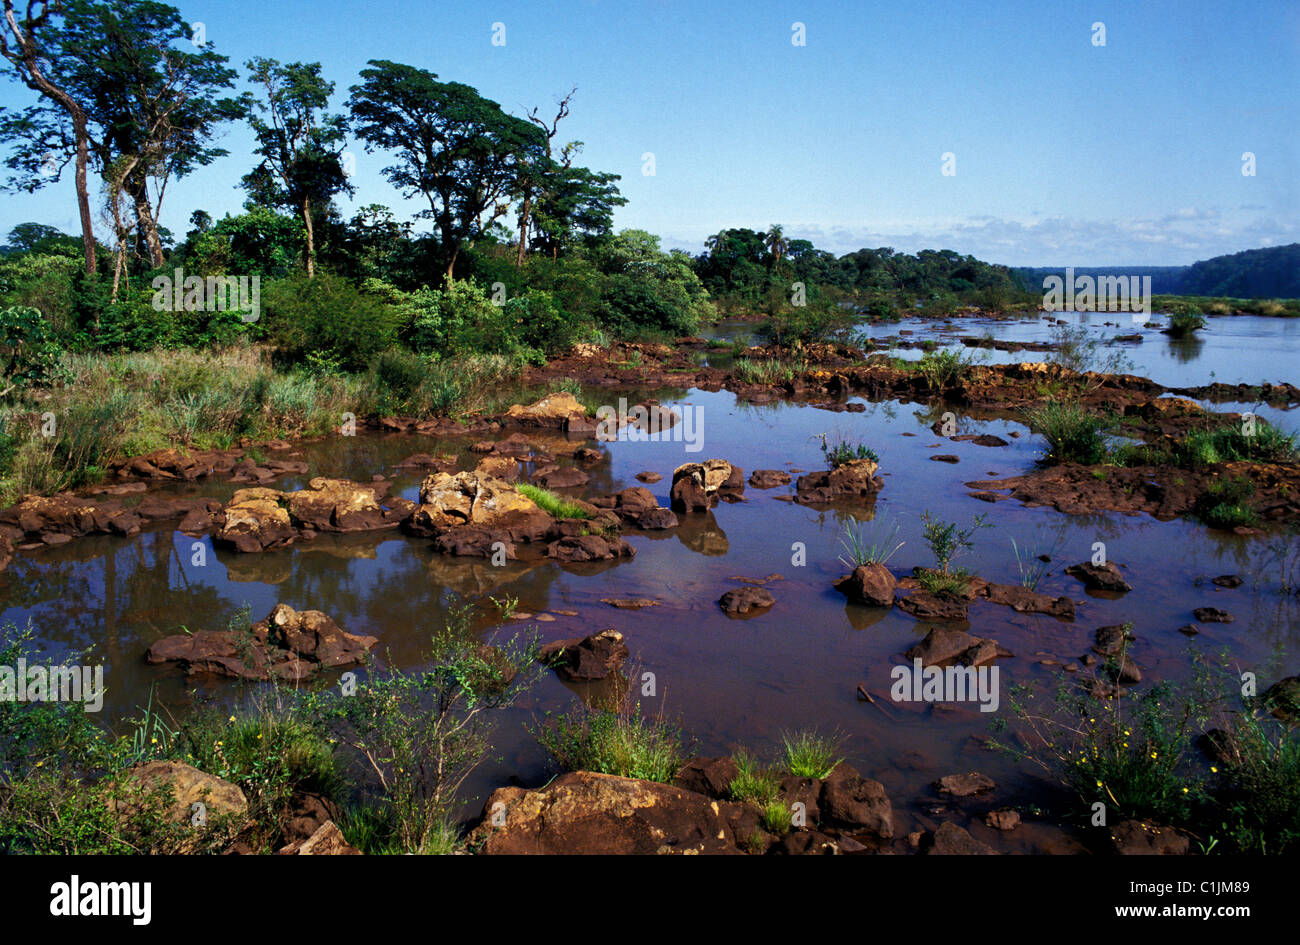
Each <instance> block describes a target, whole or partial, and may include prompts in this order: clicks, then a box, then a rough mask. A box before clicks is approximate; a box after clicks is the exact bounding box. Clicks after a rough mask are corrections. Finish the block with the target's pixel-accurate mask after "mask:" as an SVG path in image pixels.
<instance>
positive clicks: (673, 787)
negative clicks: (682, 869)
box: [469, 758, 894, 854]
mask: <svg viewBox="0 0 1300 945" xmlns="http://www.w3.org/2000/svg"><path fill="white" fill-rule="evenodd" d="M738 773H739V772H738V770H737V768H736V763H735V761H733V760H732V759H730V758H696V759H692V760H691V761H689V762H687V763H686V764H685V765H684V766H683V767H682V768H681V770H680V771H679V772H678V774H677V777H676V779H675V780H674V782H673V783H672V784H661V783H657V782H653V781H642V780H637V779H634V778H620V777H615V776H613V775H605V774H595V773H592V772H587V771H575V772H570V773H568V774H564V775H561V776H560V777H559V778H556V779H555V780H554V781H552V782H551V783H550V784H548V785H546V786H545V787H543V788H538V789H535V790H527V789H525V788H519V787H504V788H500V789H498V790H497V791H495V792H493V794H492V795H491V797H489V798H488V801H487V804H486V805H485V806H484V811H483V819H482V821H481V822H480V823H479V825H478V826H477V827H476V828H475V829H474V831H473V833H472V834H471V835H470V839H469V842H470V844H471V845H472V846H473V847H475V848H476V849H479V850H480V851H481V852H483V853H487V854H520V853H531V854H536V853H575V852H582V853H607V854H699V853H712V854H718V853H721V854H728V853H730V854H740V853H747V852H752V853H759V852H765V853H773V854H781V853H785V854H820V853H835V852H840V853H850V852H853V853H863V852H868V851H870V850H873V849H877V848H879V847H880V846H882V845H884V844H887V843H888V842H889V841H890V840H891V839H892V838H893V836H894V817H893V809H892V807H891V805H890V802H889V797H888V795H887V794H886V793H885V789H884V787H883V786H882V785H881V784H880V783H879V782H878V781H873V780H871V779H869V778H864V777H862V776H861V775H859V774H858V773H857V772H856V771H854V770H853V768H851V767H849V766H848V765H846V764H840V765H838V766H836V768H835V770H834V771H832V772H831V774H830V776H829V777H828V778H826V779H825V780H820V779H816V778H798V777H794V776H789V777H787V778H785V779H784V780H783V781H782V782H781V799H782V801H783V803H785V804H786V806H787V807H790V808H791V809H793V807H794V805H795V804H796V803H802V804H803V805H804V806H803V813H804V817H805V825H804V826H800V827H796V828H795V829H793V830H791V831H789V832H787V833H783V834H779V835H778V834H773V833H771V832H769V831H768V830H766V829H765V827H764V825H763V823H762V820H761V814H760V812H759V811H758V810H757V809H756V808H755V807H754V806H752V805H749V804H744V803H740V802H737V801H734V800H731V799H730V794H729V789H730V785H731V782H732V780H734V779H735V777H736V775H737V774H738Z"/></svg>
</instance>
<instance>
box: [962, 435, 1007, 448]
mask: <svg viewBox="0 0 1300 945" xmlns="http://www.w3.org/2000/svg"><path fill="white" fill-rule="evenodd" d="M971 442H972V443H974V444H975V445H976V446H1008V445H1010V444H1009V443H1008V442H1007V441H1006V440H1004V439H1002V437H1000V436H994V435H993V434H992V433H981V434H980V435H979V436H975V437H971Z"/></svg>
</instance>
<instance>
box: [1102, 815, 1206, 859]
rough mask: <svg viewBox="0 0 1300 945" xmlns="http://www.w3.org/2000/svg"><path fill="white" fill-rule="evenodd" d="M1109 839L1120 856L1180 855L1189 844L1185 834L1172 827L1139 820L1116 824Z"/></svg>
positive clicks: (1185, 850)
mask: <svg viewBox="0 0 1300 945" xmlns="http://www.w3.org/2000/svg"><path fill="white" fill-rule="evenodd" d="M1110 839H1111V842H1112V843H1113V844H1114V847H1115V852H1116V853H1118V854H1120V855H1121V856H1182V855H1183V854H1185V853H1187V851H1188V849H1189V848H1190V846H1191V843H1190V841H1189V840H1188V839H1187V836H1186V835H1185V834H1183V833H1181V832H1180V831H1178V830H1175V829H1174V828H1173V827H1160V826H1157V825H1156V824H1150V823H1145V822H1143V821H1140V820H1125V821H1123V822H1121V823H1118V824H1116V825H1115V828H1114V829H1113V830H1112V831H1111V833H1110Z"/></svg>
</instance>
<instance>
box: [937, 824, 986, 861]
mask: <svg viewBox="0 0 1300 945" xmlns="http://www.w3.org/2000/svg"><path fill="white" fill-rule="evenodd" d="M921 852H922V853H925V854H929V855H930V856H989V855H991V854H992V853H993V848H992V847H990V846H989V845H988V844H987V843H984V842H982V841H980V840H976V839H975V838H974V837H972V836H971V835H970V833H969V831H967V830H966V828H964V827H958V826H957V825H956V824H954V823H952V822H950V821H948V822H944V823H942V824H940V825H939V829H938V830H936V831H935V832H934V833H933V834H931V835H930V836H929V837H926V838H922V840H921Z"/></svg>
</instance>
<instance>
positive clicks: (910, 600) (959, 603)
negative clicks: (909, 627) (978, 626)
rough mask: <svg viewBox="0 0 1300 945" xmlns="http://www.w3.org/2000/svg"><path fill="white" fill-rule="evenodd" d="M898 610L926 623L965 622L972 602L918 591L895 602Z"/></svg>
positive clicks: (961, 598)
mask: <svg viewBox="0 0 1300 945" xmlns="http://www.w3.org/2000/svg"><path fill="white" fill-rule="evenodd" d="M895 603H897V604H898V608H899V609H900V610H902V611H905V612H906V613H909V614H911V615H912V616H913V617H915V618H916V619H917V620H924V621H963V620H966V619H967V611H968V609H969V606H970V602H969V601H967V600H966V599H965V598H963V597H954V596H953V595H951V594H931V593H930V592H929V591H927V590H922V589H919V588H918V589H916V590H913V591H912V592H911V593H909V594H907V596H905V597H901V596H900V597H898V598H897V599H896V601H895Z"/></svg>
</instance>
